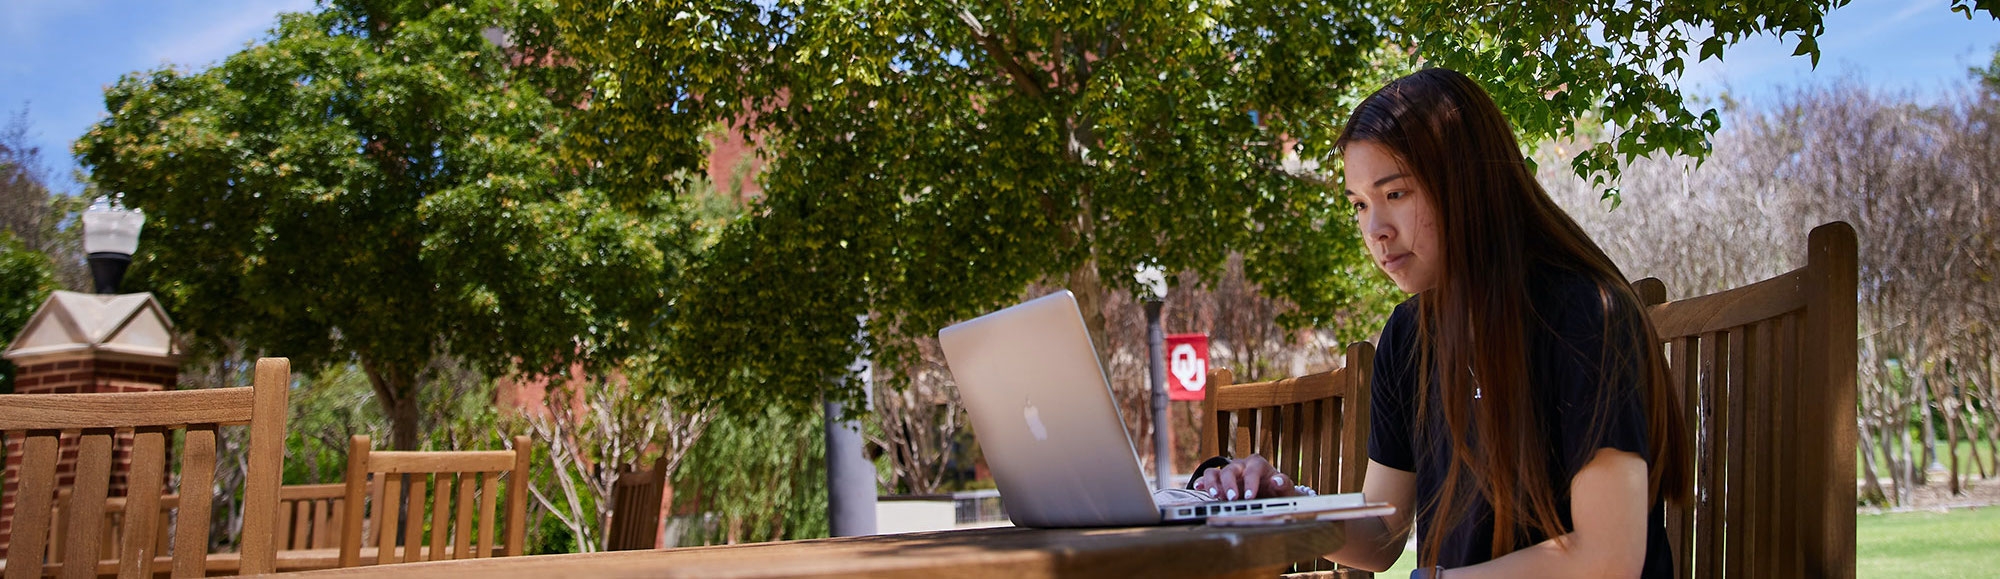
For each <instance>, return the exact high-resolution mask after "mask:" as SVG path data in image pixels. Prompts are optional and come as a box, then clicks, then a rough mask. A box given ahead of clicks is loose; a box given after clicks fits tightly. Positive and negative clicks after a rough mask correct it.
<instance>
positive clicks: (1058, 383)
mask: <svg viewBox="0 0 2000 579" xmlns="http://www.w3.org/2000/svg"><path fill="white" fill-rule="evenodd" d="M938 341H940V342H942V343H943V346H944V357H945V361H946V362H947V363H948V364H949V365H950V367H951V373H952V377H953V378H954V379H955V380H956V381H957V382H958V395H959V398H960V400H961V401H962V402H963V403H964V404H965V410H966V414H968V415H970V416H971V418H972V428H973V434H974V436H975V437H976V438H977V439H978V440H979V448H980V450H981V451H982V452H984V453H985V456H986V464H987V466H988V467H990V468H991V469H992V472H993V479H994V482H995V483H997V484H999V486H1000V496H1001V497H1002V502H1003V504H1005V505H1006V509H1007V517H1008V518H1009V519H1012V520H1013V521H1014V524H1016V525H1020V526H1026V527H1101V526H1131V525H1151V524H1157V523H1160V522H1163V521H1165V522H1197V521H1201V520H1203V519H1204V518H1206V517H1208V516H1209V515H1223V514H1259V513H1261V514H1277V513H1286V512H1295V511H1308V510H1324V509H1332V508H1340V507H1347V506H1358V505H1360V504H1361V495H1360V494H1359V493H1353V494H1349V495H1322V496H1317V497H1284V498H1267V499H1255V500H1241V501H1226V502H1223V501H1218V502H1207V503H1199V504H1185V503H1182V504H1174V505H1168V506H1162V505H1160V504H1157V503H1155V502H1154V498H1153V496H1154V495H1153V492H1152V491H1151V490H1150V489H1149V488H1147V486H1146V478H1145V475H1143V474H1141V471H1140V469H1139V458H1138V454H1137V453H1135V452H1134V451H1133V447H1132V438H1131V436H1130V435H1129V434H1127V433H1126V431H1125V426H1124V424H1123V423H1122V422H1121V421H1120V420H1119V418H1118V408H1117V406H1116V403H1114V402H1113V401H1112V398H1111V385H1110V382H1109V381H1107V380H1105V378H1104V370H1103V367H1102V366H1101V365H1099V363H1098V359H1097V350H1096V349H1095V348H1093V347H1091V341H1090V332H1089V330H1087V329H1085V326H1084V322H1083V314H1082V313H1081V311H1080V310H1078V309H1077V306H1076V297H1075V296H1073V295H1071V294H1070V292H1069V291H1068V290H1062V291H1058V292H1056V293H1052V294H1049V295H1046V296H1042V297H1039V298H1036V299H1033V300H1029V301H1028V302H1027V303H1023V304H1020V305H1017V306H1014V307H1011V308H1007V309H1004V310H1000V311H998V312H994V313H991V314H987V315H984V316H980V317H979V318H977V319H973V320H971V321H967V322H964V323H960V324H957V325H953V326H951V327H948V328H945V329H944V330H942V331H939V332H938Z"/></svg>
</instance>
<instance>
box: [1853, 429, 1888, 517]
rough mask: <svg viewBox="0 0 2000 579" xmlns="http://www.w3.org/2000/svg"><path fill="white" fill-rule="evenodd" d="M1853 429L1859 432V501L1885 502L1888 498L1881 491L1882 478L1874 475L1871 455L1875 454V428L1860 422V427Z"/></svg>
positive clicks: (1873, 463)
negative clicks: (1860, 481) (1860, 482)
mask: <svg viewBox="0 0 2000 579" xmlns="http://www.w3.org/2000/svg"><path fill="white" fill-rule="evenodd" d="M1855 430H1857V431H1859V432H1860V433H1861V457H1860V460H1861V479H1862V480H1863V481H1864V484H1863V485H1862V486H1861V501H1862V502H1863V503H1872V504H1880V503H1886V502H1888V500H1889V499H1888V498H1887V497H1886V496H1884V495H1883V493H1882V479H1881V477H1878V476H1876V475H1875V457H1874V456H1873V455H1874V454H1875V434H1874V432H1875V429H1874V428H1871V427H1870V426H1869V425H1867V424H1862V425H1860V428H1857V429H1855Z"/></svg>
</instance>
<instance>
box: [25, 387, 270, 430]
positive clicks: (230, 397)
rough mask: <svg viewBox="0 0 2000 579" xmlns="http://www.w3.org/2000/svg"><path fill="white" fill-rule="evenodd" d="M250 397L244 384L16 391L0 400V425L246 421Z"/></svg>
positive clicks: (69, 427) (104, 425) (75, 426)
mask: <svg viewBox="0 0 2000 579" xmlns="http://www.w3.org/2000/svg"><path fill="white" fill-rule="evenodd" d="M250 396H251V393H250V389H249V388H217V389H212V390H176V391H170V392H120V393H110V394H15V395H11V396H8V397H7V403H6V404H4V405H0V425H5V428H6V429H7V430H76V429H83V428H114V429H121V428H138V427H141V426H182V425H187V424H217V423H219V424H242V423H246V422H249V421H250Z"/></svg>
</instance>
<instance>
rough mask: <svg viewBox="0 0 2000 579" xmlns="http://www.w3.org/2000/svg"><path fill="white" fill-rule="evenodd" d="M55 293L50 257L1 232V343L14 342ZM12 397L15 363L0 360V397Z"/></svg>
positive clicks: (54, 280) (5, 231)
mask: <svg viewBox="0 0 2000 579" xmlns="http://www.w3.org/2000/svg"><path fill="white" fill-rule="evenodd" d="M56 289H57V288H56V278H55V269H54V268H53V267H51V266H50V265H49V256H47V255H43V254H42V253H41V252H38V251H35V250H33V249H29V248H28V246H27V244H24V243H21V240H19V239H15V238H14V232H12V231H7V230H0V340H6V341H8V342H12V341H13V340H14V337H15V336H16V335H17V334H20V333H21V328H23V327H25V326H27V325H28V319H29V318H32V317H34V315H35V309H36V308H39V307H41V305H42V301H43V300H46V299H48V297H49V292H52V291H55V290H56ZM12 393H14V363H13V362H9V361H7V360H0V394H12Z"/></svg>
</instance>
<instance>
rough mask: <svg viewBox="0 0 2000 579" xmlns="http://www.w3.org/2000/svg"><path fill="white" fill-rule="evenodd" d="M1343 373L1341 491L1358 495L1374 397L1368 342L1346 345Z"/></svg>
mask: <svg viewBox="0 0 2000 579" xmlns="http://www.w3.org/2000/svg"><path fill="white" fill-rule="evenodd" d="M1342 373H1344V374H1346V375H1347V380H1348V391H1347V392H1348V393H1347V398H1346V399H1345V400H1342V401H1341V407H1342V409H1343V410H1342V413H1343V414H1344V415H1345V416H1344V417H1343V418H1342V419H1341V425H1340V427H1341V429H1342V432H1341V436H1342V440H1341V442H1340V447H1341V451H1340V456H1341V457H1342V458H1341V463H1342V464H1343V466H1342V467H1341V468H1342V470H1343V472H1342V474H1341V480H1340V491H1341V492H1350V493H1358V492H1361V485H1362V483H1363V479H1364V477H1365V476H1366V475H1367V474H1368V429H1369V428H1371V425H1370V420H1371V417H1370V416H1369V407H1370V405H1371V404H1372V403H1373V402H1372V401H1373V400H1374V395H1375V394H1374V390H1373V388H1374V385H1373V384H1372V383H1370V380H1371V378H1372V377H1373V376H1375V346H1374V345H1373V344H1369V343H1367V342H1355V343H1352V344H1348V346H1347V367H1346V369H1344V370H1342ZM1348 463H1352V464H1348Z"/></svg>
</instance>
